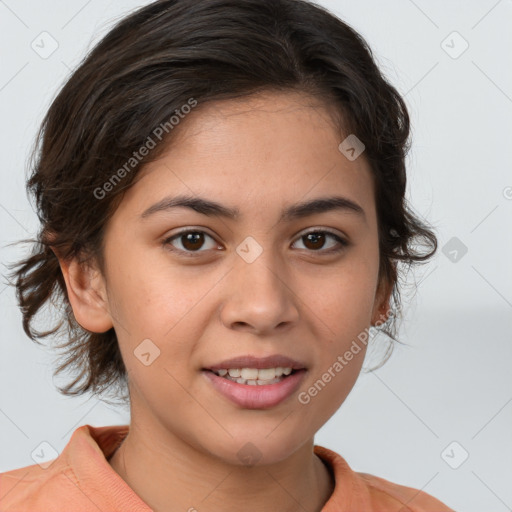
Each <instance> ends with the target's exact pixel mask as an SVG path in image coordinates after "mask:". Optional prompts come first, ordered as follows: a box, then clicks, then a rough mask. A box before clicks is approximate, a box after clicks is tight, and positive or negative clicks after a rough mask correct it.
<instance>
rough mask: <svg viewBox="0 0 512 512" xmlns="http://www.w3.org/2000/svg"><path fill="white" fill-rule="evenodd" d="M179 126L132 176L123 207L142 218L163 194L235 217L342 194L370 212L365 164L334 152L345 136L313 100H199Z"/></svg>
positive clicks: (270, 96) (293, 96) (271, 96)
mask: <svg viewBox="0 0 512 512" xmlns="http://www.w3.org/2000/svg"><path fill="white" fill-rule="evenodd" d="M178 128H179V130H177V131H176V133H173V136H175V138H174V139H173V140H172V143H171V145H170V146H169V148H168V150H167V151H166V152H165V153H164V154H163V155H162V156H161V157H160V158H159V159H158V160H156V161H154V162H151V163H150V164H148V165H146V166H145V167H144V168H143V169H142V170H141V171H139V175H138V176H137V181H136V183H135V184H134V185H133V186H132V187H131V188H130V189H128V190H127V193H126V195H125V198H124V200H123V203H124V207H125V208H127V207H131V208H135V209H137V210H138V211H139V213H142V212H143V211H144V209H146V208H147V207H148V206H151V204H152V203H153V202H155V201H159V200H161V199H163V198H164V197H165V196H168V195H178V194H181V195H182V194H186V195H200V196H201V197H207V198H209V199H212V200H214V201H217V202H219V203H223V204H225V205H226V206H233V207H235V208H237V209H238V210H240V212H241V216H240V218H242V217H243V216H244V210H245V208H244V204H245V205H249V204H250V203H251V201H252V203H253V204H257V206H258V207H259V210H261V209H262V208H267V207H268V208H271V206H272V205H274V204H278V205H280V206H282V205H283V203H289V204H291V203H296V202H299V201H305V200H308V199H312V198H314V197H315V196H319V195H322V196H325V195H327V194H330V195H332V194H334V193H341V194H344V195H346V196H349V198H350V197H351V198H352V199H354V201H357V202H358V203H365V205H366V206H365V210H368V209H369V210H370V212H369V213H370V214H371V213H372V210H373V208H374V205H373V179H372V176H371V172H370V168H369V165H368V163H367V162H366V159H365V158H364V156H363V155H362V156H360V157H359V158H357V159H356V160H354V161H350V160H348V159H347V158H346V157H345V156H344V155H343V154H342V153H341V152H340V150H339V148H338V146H339V144H340V143H341V141H342V140H343V138H344V137H345V135H344V134H342V133H341V131H340V129H339V127H337V126H336V124H335V122H334V119H333V116H332V115H331V114H330V113H329V109H328V106H326V105H323V104H321V103H319V101H318V100H316V99H315V98H312V97H309V96H306V95H303V94H298V93H286V94H284V93H266V94H261V95H258V96H252V97H249V98H243V99H242V98H241V99H236V100H223V101H217V102H211V103H206V104H204V105H199V106H198V107H196V109H195V110H194V111H192V112H191V113H190V114H188V115H187V116H185V118H184V119H183V120H182V121H181V125H180V126H179V127H178ZM121 206H123V204H122V205H121ZM249 213H251V212H249Z"/></svg>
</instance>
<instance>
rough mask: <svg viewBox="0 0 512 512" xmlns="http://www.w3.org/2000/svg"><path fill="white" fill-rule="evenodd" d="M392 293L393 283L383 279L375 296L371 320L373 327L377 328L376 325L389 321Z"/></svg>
mask: <svg viewBox="0 0 512 512" xmlns="http://www.w3.org/2000/svg"><path fill="white" fill-rule="evenodd" d="M392 292H393V283H390V282H389V281H388V279H386V278H385V277H383V278H382V279H381V280H380V282H379V286H378V288H377V292H376V294H375V302H374V306H373V311H372V320H371V325H372V326H375V324H377V325H382V324H383V323H385V322H386V320H387V319H388V317H389V312H390V299H391V293H392Z"/></svg>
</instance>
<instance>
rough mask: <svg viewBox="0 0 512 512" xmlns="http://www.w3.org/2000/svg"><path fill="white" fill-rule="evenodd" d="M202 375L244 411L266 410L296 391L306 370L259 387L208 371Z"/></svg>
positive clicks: (204, 371)
mask: <svg viewBox="0 0 512 512" xmlns="http://www.w3.org/2000/svg"><path fill="white" fill-rule="evenodd" d="M203 374H204V375H205V376H206V377H207V378H208V379H209V381H210V382H211V383H212V384H213V387H214V388H215V389H216V390H217V391H219V392H220V393H221V394H222V395H224V396H225V397H226V398H229V400H231V401H232V402H234V403H235V404H236V405H239V406H240V407H243V408H245V409H268V408H270V407H275V406H276V405H278V404H280V403H281V402H283V401H284V400H286V399H287V398H288V397H289V396H290V395H292V394H293V393H294V391H296V389H297V388H298V387H299V385H300V383H301V382H302V379H303V378H304V376H305V374H306V370H304V369H303V370H298V371H296V372H294V373H292V374H290V375H289V376H288V377H285V378H284V379H283V380H281V381H280V382H276V383H275V384H263V385H261V386H259V385H255V386H251V385H249V384H238V382H233V381H232V380H229V379H226V378H224V377H220V376H219V375H217V374H216V373H214V372H212V371H209V370H203Z"/></svg>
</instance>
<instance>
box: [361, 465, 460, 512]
mask: <svg viewBox="0 0 512 512" xmlns="http://www.w3.org/2000/svg"><path fill="white" fill-rule="evenodd" d="M356 475H357V476H358V478H359V479H360V480H361V481H362V482H364V485H365V486H366V487H367V489H368V491H369V495H370V499H371V503H372V506H373V507H374V509H375V510H386V511H388V510H389V511H390V512H391V511H395V510H396V511H398V510H400V512H454V510H453V509H452V508H450V507H448V506H447V505H445V504H444V503H442V502H441V501H439V500H438V499H437V498H434V496H431V495H430V494H427V493H426V492H424V491H421V490H419V489H414V488H412V487H407V486H405V485H400V484H397V483H395V482H390V481H389V480H386V479H384V478H381V477H378V476H375V475H370V474H368V473H356Z"/></svg>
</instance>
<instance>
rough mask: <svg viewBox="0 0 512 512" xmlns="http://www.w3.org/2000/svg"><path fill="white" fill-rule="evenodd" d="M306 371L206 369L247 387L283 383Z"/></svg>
mask: <svg viewBox="0 0 512 512" xmlns="http://www.w3.org/2000/svg"><path fill="white" fill-rule="evenodd" d="M302 370H304V369H294V368H291V367H289V366H288V367H281V366H278V367H276V368H219V369H217V370H210V369H206V368H205V369H204V370H203V371H206V372H211V373H213V374H214V375H217V376H218V377H221V378H223V379H226V380H229V381H231V382H236V383H237V384H243V385H247V386H268V385H272V384H277V383H279V382H282V381H283V380H284V379H286V378H287V377H289V376H290V375H294V374H296V373H297V372H300V371H302Z"/></svg>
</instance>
